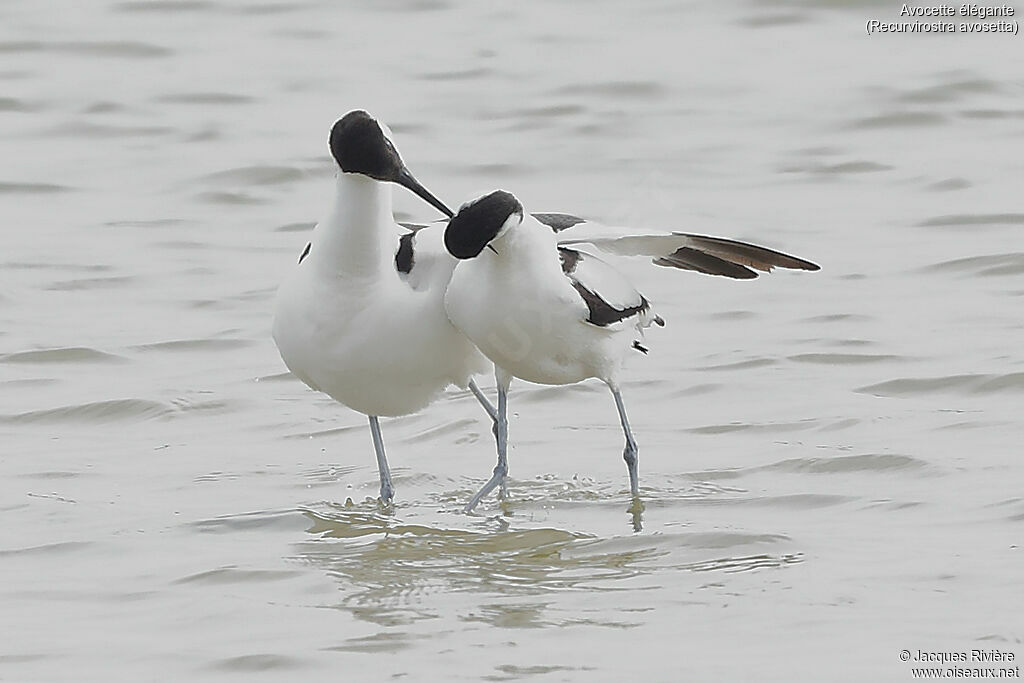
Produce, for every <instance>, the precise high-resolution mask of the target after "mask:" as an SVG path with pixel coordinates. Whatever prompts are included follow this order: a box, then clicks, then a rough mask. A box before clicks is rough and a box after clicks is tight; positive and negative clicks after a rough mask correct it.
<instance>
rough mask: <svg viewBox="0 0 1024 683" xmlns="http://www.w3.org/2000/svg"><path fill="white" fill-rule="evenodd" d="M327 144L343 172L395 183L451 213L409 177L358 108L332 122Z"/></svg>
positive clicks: (377, 129) (395, 153) (377, 126)
mask: <svg viewBox="0 0 1024 683" xmlns="http://www.w3.org/2000/svg"><path fill="white" fill-rule="evenodd" d="M330 145H331V155H332V156H333V157H334V160H335V161H337V162H338V167H339V168H341V170H342V171H343V172H345V173H361V174H362V175H365V176H368V177H370V178H373V179H374V180H381V181H385V182H392V183H398V184H399V185H401V186H402V187H405V188H407V189H409V190H411V191H412V192H414V193H416V195H417V196H419V197H420V198H421V199H423V200H424V201H426V202H427V203H428V204H430V205H431V206H434V207H435V208H437V209H438V210H439V211H441V212H442V213H444V214H445V215H446V216H451V215H452V212H451V209H449V208H448V207H447V206H445V204H444V202H442V201H441V200H440V199H438V198H437V197H435V196H434V195H433V194H431V193H430V192H429V191H428V190H427V188H425V187H423V186H422V185H420V184H419V181H417V180H416V178H414V177H413V175H412V173H410V172H409V169H408V168H406V167H405V163H403V162H402V157H401V156H400V155H399V154H398V150H397V149H395V145H394V144H393V143H392V142H391V140H390V139H389V138H388V136H387V135H386V134H385V133H384V129H383V128H382V127H381V125H380V124H379V123H377V119H375V118H373V117H372V116H370V115H369V114H367V113H366V112H365V111H363V110H362V109H356V110H355V111H350V112H349V113H347V114H345V115H344V116H342V117H341V118H340V119H338V120H337V121H336V122H335V123H334V127H333V128H331V137H330Z"/></svg>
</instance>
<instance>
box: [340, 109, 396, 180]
mask: <svg viewBox="0 0 1024 683" xmlns="http://www.w3.org/2000/svg"><path fill="white" fill-rule="evenodd" d="M330 142H331V155H333V156H334V160H335V161H337V162H338V166H339V167H340V168H341V170H342V171H344V172H345V173H362V174H363V175H366V176H370V177H371V178H375V179H377V180H395V179H396V178H397V176H398V173H399V171H400V170H401V169H403V168H404V167H405V164H403V163H402V157H401V156H399V154H398V150H396V149H395V146H394V145H393V144H392V143H391V140H389V139H388V137H387V136H386V135H385V134H384V130H383V129H382V128H381V127H380V124H379V123H377V120H376V119H375V118H373V117H372V116H370V115H369V114H367V113H366V112H365V111H363V110H361V109H357V110H355V111H350V112H349V113H347V114H345V115H344V116H343V117H341V118H340V119H338V120H337V121H336V122H335V124H334V127H333V128H331V140H330Z"/></svg>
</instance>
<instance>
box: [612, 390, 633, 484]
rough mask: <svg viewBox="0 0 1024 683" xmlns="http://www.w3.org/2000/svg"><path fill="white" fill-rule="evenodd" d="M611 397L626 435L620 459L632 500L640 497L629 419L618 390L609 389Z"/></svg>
mask: <svg viewBox="0 0 1024 683" xmlns="http://www.w3.org/2000/svg"><path fill="white" fill-rule="evenodd" d="M611 390H612V396H614V397H615V407H616V408H617V409H618V411H619V420H621V421H622V432H623V434H625V435H626V448H625V450H623V451H622V459H623V460H625V461H626V468H627V469H628V470H629V492H630V493H632V494H633V498H639V497H640V482H639V479H640V477H639V475H638V473H637V466H636V463H637V448H636V441H635V440H634V439H633V431H632V430H631V429H630V428H629V419H627V418H626V407H625V406H624V405H622V394H620V393H619V390H618V389H616V388H614V387H611Z"/></svg>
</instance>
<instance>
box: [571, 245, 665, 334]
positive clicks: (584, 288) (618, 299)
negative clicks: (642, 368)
mask: <svg viewBox="0 0 1024 683" xmlns="http://www.w3.org/2000/svg"><path fill="white" fill-rule="evenodd" d="M558 257H559V259H560V260H561V263H562V273H563V274H564V275H565V277H567V278H568V279H569V282H570V284H572V287H573V289H575V290H576V293H577V294H579V296H580V298H581V299H583V303H584V304H586V306H587V322H588V323H590V324H592V325H597V326H598V327H608V326H609V325H612V324H614V323H617V322H619V321H621V320H626V319H628V318H632V317H633V316H642V315H643V314H644V313H646V312H647V311H649V310H650V308H651V303H650V302H649V301H648V300H647V299H646V298H645V297H644V296H643V295H642V294H641V293H640V292H638V291H636V289H635V288H634V287H633V286H632V285H631V284H630V283H629V281H628V280H626V279H625V277H623V276H622V274H621V273H619V272H618V271H617V270H615V269H614V268H612V267H611V266H609V265H608V264H607V263H605V262H604V261H602V260H601V259H599V258H597V257H596V256H594V255H592V254H588V253H586V252H582V251H577V250H576V249H568V248H566V247H559V248H558ZM656 322H658V324H661V325H664V321H661V319H660V318H658V319H657V320H656ZM646 324H650V323H649V322H648V323H646Z"/></svg>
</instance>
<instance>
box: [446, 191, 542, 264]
mask: <svg viewBox="0 0 1024 683" xmlns="http://www.w3.org/2000/svg"><path fill="white" fill-rule="evenodd" d="M512 214H517V215H518V216H519V220H522V219H523V205H522V204H520V203H519V200H518V199H516V198H515V195H513V194H511V193H510V192H505V191H504V190H495V191H494V192H491V193H490V194H486V195H484V196H483V197H480V198H479V199H474V200H473V201H471V202H467V203H465V204H463V205H462V208H461V209H459V212H458V213H457V214H456V215H455V217H454V218H452V219H451V220H450V221H448V227H447V228H446V229H445V231H444V246H445V248H447V249H448V252H449V253H450V254H451V255H452V256H454V257H455V258H458V259H468V258H474V257H475V256H477V255H479V254H480V252H481V251H483V250H484V247H486V246H487V245H488V244H490V242H491V240H493V239H494V238H495V237H497V236H498V233H499V232H501V229H502V227H504V225H505V222H506V221H507V220H508V219H509V216H511V215H512Z"/></svg>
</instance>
